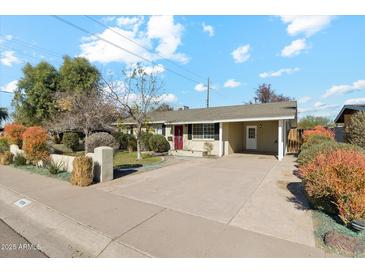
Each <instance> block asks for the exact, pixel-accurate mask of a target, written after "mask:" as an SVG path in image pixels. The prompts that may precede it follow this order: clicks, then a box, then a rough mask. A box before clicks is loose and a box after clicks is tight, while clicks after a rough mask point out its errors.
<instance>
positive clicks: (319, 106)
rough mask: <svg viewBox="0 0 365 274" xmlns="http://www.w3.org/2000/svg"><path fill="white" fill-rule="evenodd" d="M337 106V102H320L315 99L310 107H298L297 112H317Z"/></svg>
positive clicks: (326, 110)
mask: <svg viewBox="0 0 365 274" xmlns="http://www.w3.org/2000/svg"><path fill="white" fill-rule="evenodd" d="M337 107H338V105H337V104H326V103H322V102H320V101H317V102H315V103H314V105H313V107H310V108H299V109H298V112H299V113H316V112H317V113H318V112H322V113H324V112H327V113H328V111H330V110H333V109H336V108H337Z"/></svg>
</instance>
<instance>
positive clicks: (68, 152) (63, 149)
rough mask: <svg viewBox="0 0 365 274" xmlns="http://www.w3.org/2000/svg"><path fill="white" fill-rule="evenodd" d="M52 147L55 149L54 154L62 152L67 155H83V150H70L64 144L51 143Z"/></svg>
mask: <svg viewBox="0 0 365 274" xmlns="http://www.w3.org/2000/svg"><path fill="white" fill-rule="evenodd" d="M52 148H53V149H54V150H55V154H62V155H68V156H81V155H85V151H83V150H80V151H72V150H71V149H69V148H67V147H66V146H65V145H64V144H52Z"/></svg>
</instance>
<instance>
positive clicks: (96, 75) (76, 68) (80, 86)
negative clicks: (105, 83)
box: [59, 56, 100, 93]
mask: <svg viewBox="0 0 365 274" xmlns="http://www.w3.org/2000/svg"><path fill="white" fill-rule="evenodd" d="M59 73H60V91H62V92H67V93H70V92H71V93H81V92H86V91H93V90H97V88H98V87H99V84H100V83H99V82H100V72H99V71H98V69H97V68H96V67H95V66H93V65H91V64H90V62H89V61H88V60H87V59H86V58H83V57H75V58H71V57H69V56H65V57H63V64H62V66H61V67H60V69H59Z"/></svg>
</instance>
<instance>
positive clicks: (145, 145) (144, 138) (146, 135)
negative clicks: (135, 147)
mask: <svg viewBox="0 0 365 274" xmlns="http://www.w3.org/2000/svg"><path fill="white" fill-rule="evenodd" d="M152 136H153V134H152V133H151V132H142V134H141V150H143V151H150V150H151V147H150V138H151V137H152Z"/></svg>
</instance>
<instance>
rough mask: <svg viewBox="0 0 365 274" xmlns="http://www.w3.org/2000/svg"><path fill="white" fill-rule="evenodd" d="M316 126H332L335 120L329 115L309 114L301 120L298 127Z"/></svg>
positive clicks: (309, 127) (310, 127) (308, 127)
mask: <svg viewBox="0 0 365 274" xmlns="http://www.w3.org/2000/svg"><path fill="white" fill-rule="evenodd" d="M315 126H323V127H332V126H333V122H332V121H331V119H329V118H328V117H322V116H312V115H308V116H305V117H303V118H301V119H300V120H299V123H298V127H299V128H303V129H312V128H314V127H315Z"/></svg>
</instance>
